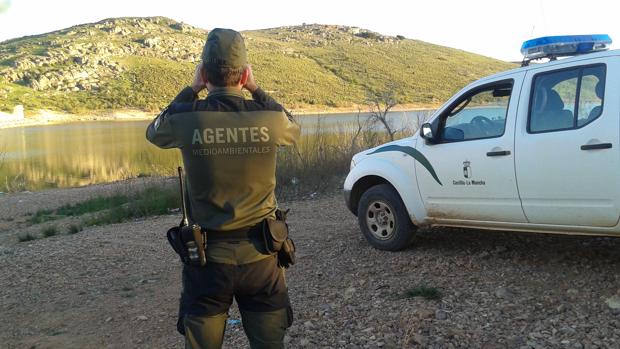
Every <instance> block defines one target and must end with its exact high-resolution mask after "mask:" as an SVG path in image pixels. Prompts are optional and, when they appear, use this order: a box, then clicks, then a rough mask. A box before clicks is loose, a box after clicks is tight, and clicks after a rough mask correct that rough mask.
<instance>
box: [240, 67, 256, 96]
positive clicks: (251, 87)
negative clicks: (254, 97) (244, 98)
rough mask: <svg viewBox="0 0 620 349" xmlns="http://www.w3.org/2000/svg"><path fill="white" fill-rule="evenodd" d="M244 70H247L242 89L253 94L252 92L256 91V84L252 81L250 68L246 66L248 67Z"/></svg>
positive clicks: (252, 76) (252, 75)
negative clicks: (246, 77)
mask: <svg viewBox="0 0 620 349" xmlns="http://www.w3.org/2000/svg"><path fill="white" fill-rule="evenodd" d="M246 69H247V70H248V79H247V80H246V81H245V85H243V88H245V89H246V90H248V91H250V93H254V91H256V90H257V89H258V85H257V84H256V81H254V73H252V66H251V65H249V64H248V67H247V68H246Z"/></svg>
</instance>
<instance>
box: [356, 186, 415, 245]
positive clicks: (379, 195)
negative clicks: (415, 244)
mask: <svg viewBox="0 0 620 349" xmlns="http://www.w3.org/2000/svg"><path fill="white" fill-rule="evenodd" d="M357 221H358V223H359V225H360V228H361V229H362V233H363V234H364V237H365V238H366V240H367V241H368V242H369V243H370V245H372V246H373V247H374V248H376V249H379V250H386V251H400V250H402V249H404V248H406V247H407V246H409V245H411V242H412V241H413V237H414V235H415V229H416V227H415V225H413V223H412V222H411V219H410V218H409V214H408V213H407V209H406V208H405V204H403V201H402V200H401V199H400V196H399V195H398V192H396V190H395V189H394V188H393V187H392V186H391V185H389V184H379V185H375V186H374V187H371V188H370V189H368V190H366V191H365V192H364V194H362V197H361V198H360V202H359V204H358V206H357Z"/></svg>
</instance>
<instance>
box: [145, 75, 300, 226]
mask: <svg viewBox="0 0 620 349" xmlns="http://www.w3.org/2000/svg"><path fill="white" fill-rule="evenodd" d="M252 97H253V99H252V100H246V99H245V98H244V96H243V94H242V92H241V91H239V90H236V89H232V88H218V89H215V90H213V91H211V92H210V93H209V95H208V96H207V98H206V99H205V100H197V96H196V94H195V93H194V91H193V90H192V89H191V88H189V87H188V88H186V89H184V90H183V91H181V93H179V95H178V96H177V97H176V98H175V100H174V101H173V103H172V104H170V105H169V106H168V108H166V109H165V110H164V111H163V112H162V113H161V114H159V115H158V116H157V117H156V118H155V120H153V122H152V123H151V124H150V125H149V126H148V128H147V130H146V138H147V139H148V140H149V141H150V142H151V143H153V144H155V145H157V146H158V147H160V148H179V149H181V154H182V156H183V163H184V165H185V171H186V174H187V194H188V198H189V200H188V201H189V202H188V209H189V216H190V217H189V218H190V221H191V222H192V223H197V224H199V225H200V226H201V227H203V228H206V229H209V230H218V231H227V230H236V229H241V228H246V227H251V226H254V225H255V224H257V223H259V222H260V221H262V220H263V219H265V218H274V217H275V210H276V208H277V203H276V198H275V194H274V189H275V186H276V177H275V171H276V153H277V150H278V147H280V146H287V145H292V144H294V143H295V142H296V140H297V139H298V138H299V135H300V127H299V125H298V124H296V123H295V122H294V121H293V120H292V118H289V116H287V114H286V113H285V110H284V108H282V106H281V105H280V104H278V103H277V102H276V101H274V100H273V99H272V98H271V97H269V96H268V95H267V94H266V93H265V92H264V91H262V90H261V89H260V88H259V89H258V90H256V91H255V92H254V93H253V94H252Z"/></svg>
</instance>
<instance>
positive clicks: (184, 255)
mask: <svg viewBox="0 0 620 349" xmlns="http://www.w3.org/2000/svg"><path fill="white" fill-rule="evenodd" d="M166 237H167V238H168V243H170V246H172V249H173V250H174V252H176V253H177V254H178V255H179V258H181V262H183V263H184V264H186V265H197V266H199V265H200V261H199V260H198V261H197V260H196V256H190V251H189V250H188V242H189V243H190V244H191V243H193V244H194V245H195V244H196V241H194V234H193V232H192V228H191V227H190V226H183V227H172V228H170V229H168V232H166ZM192 257H193V258H192Z"/></svg>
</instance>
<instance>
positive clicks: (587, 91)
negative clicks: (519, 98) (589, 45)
mask: <svg viewBox="0 0 620 349" xmlns="http://www.w3.org/2000/svg"><path fill="white" fill-rule="evenodd" d="M532 86H533V88H532V95H531V97H530V113H529V118H528V132H530V133H541V132H552V131H562V130H572V129H576V128H580V127H583V126H585V125H587V124H589V123H590V122H592V121H593V120H595V119H596V118H598V117H599V116H600V115H601V113H602V109H603V95H604V89H605V66H604V65H596V66H589V67H577V68H573V69H565V70H560V71H554V72H549V73H541V74H537V75H536V76H535V77H534V81H533V85H532Z"/></svg>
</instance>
